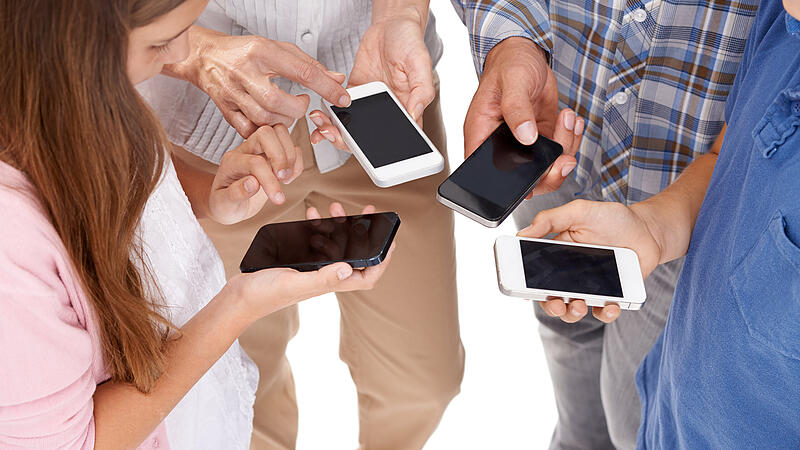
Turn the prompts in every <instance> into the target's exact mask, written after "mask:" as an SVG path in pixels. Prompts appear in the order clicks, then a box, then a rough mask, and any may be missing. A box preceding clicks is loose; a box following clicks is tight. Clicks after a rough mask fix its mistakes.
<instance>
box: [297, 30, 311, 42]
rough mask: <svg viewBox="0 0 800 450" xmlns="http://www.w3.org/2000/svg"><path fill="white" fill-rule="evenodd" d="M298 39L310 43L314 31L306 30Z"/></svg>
mask: <svg viewBox="0 0 800 450" xmlns="http://www.w3.org/2000/svg"><path fill="white" fill-rule="evenodd" d="M300 40H302V41H303V42H305V43H306V44H310V43H312V42H313V41H314V33H312V32H310V31H306V32H305V33H303V35H302V36H300Z"/></svg>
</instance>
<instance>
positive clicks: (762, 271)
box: [730, 211, 800, 360]
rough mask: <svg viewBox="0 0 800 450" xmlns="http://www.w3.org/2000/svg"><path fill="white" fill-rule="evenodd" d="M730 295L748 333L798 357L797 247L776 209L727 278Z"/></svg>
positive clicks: (799, 259)
mask: <svg viewBox="0 0 800 450" xmlns="http://www.w3.org/2000/svg"><path fill="white" fill-rule="evenodd" d="M730 283H731V287H732V291H733V295H734V297H735V299H736V302H737V304H738V306H739V311H740V313H741V314H742V317H743V319H744V322H745V323H746V324H747V330H748V332H749V334H750V336H751V337H752V338H753V339H755V340H756V341H758V342H759V343H761V344H762V345H764V346H766V347H767V348H771V349H772V350H774V351H776V352H778V353H780V354H782V355H784V356H787V357H789V358H794V359H798V360H800V248H798V246H797V245H795V243H794V242H792V240H791V239H790V238H789V236H788V235H787V233H786V219H785V217H784V216H783V214H782V213H781V212H780V211H777V212H776V213H775V215H774V216H773V217H772V219H771V220H770V222H769V225H768V226H767V228H766V230H764V232H763V233H762V234H761V237H760V238H759V239H758V242H757V243H756V244H755V246H753V248H752V249H750V251H749V252H748V253H747V255H746V256H745V257H744V259H743V260H742V262H741V263H740V264H739V265H738V266H737V267H736V268H735V269H734V270H733V273H732V274H731V277H730Z"/></svg>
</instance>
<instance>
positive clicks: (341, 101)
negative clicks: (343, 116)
mask: <svg viewBox="0 0 800 450" xmlns="http://www.w3.org/2000/svg"><path fill="white" fill-rule="evenodd" d="M339 106H344V107H348V106H350V96H349V95H343V96H342V97H341V98H340V99H339Z"/></svg>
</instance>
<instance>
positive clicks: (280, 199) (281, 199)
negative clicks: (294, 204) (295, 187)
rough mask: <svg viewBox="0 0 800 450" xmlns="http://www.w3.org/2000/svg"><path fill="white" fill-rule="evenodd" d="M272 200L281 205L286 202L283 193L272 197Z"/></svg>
mask: <svg viewBox="0 0 800 450" xmlns="http://www.w3.org/2000/svg"><path fill="white" fill-rule="evenodd" d="M272 200H273V201H274V202H275V203H283V202H284V201H286V196H285V195H283V192H278V193H277V194H275V195H273V196H272Z"/></svg>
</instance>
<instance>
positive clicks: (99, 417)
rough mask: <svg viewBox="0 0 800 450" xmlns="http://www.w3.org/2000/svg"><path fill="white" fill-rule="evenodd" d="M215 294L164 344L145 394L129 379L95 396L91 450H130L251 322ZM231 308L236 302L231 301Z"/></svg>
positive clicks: (111, 384)
mask: <svg viewBox="0 0 800 450" xmlns="http://www.w3.org/2000/svg"><path fill="white" fill-rule="evenodd" d="M232 300H233V299H232V298H230V297H224V296H222V294H221V295H218V296H217V297H215V298H214V299H212V300H211V302H210V303H209V304H208V305H207V306H206V307H205V308H203V309H202V310H200V312H199V313H197V315H196V316H195V317H193V318H192V319H191V320H190V321H189V322H188V323H187V324H186V325H185V326H184V327H183V328H181V330H180V332H181V335H180V337H179V338H177V339H175V340H172V341H169V342H168V343H167V344H166V345H167V358H168V362H167V367H166V370H165V372H164V373H163V374H162V375H161V377H160V378H159V379H158V381H157V382H156V384H155V386H154V388H153V390H152V391H151V392H150V393H148V394H143V393H141V392H139V391H138V390H137V389H136V388H135V387H133V386H132V385H131V384H128V383H120V382H107V383H105V384H102V385H100V386H98V388H97V391H96V392H95V394H94V420H95V448H97V449H106V448H108V449H117V448H134V447H136V446H138V445H139V444H140V443H141V442H142V441H144V439H146V438H147V436H149V435H150V434H151V433H152V432H153V430H155V428H156V427H157V426H158V425H159V424H160V423H161V422H162V421H163V420H164V419H165V418H166V416H167V415H168V414H169V412H170V411H172V409H173V408H174V407H175V406H176V405H177V404H178V402H179V401H180V400H181V399H182V398H183V396H184V395H186V393H187V392H188V391H189V390H190V389H191V388H192V386H194V384H195V383H196V382H197V381H198V380H199V379H200V377H202V376H203V374H204V373H205V372H206V371H207V370H208V369H209V368H210V367H211V366H212V365H213V364H214V363H215V362H216V361H217V360H218V359H219V358H220V357H221V356H222V355H223V354H224V353H225V352H226V351H227V349H228V348H229V347H230V346H231V344H232V343H233V342H234V340H235V339H236V338H237V337H238V336H239V334H241V333H242V332H243V331H244V330H245V329H246V328H247V326H248V324H249V321H247V320H243V319H242V317H246V316H245V315H243V314H240V313H239V312H238V311H237V310H236V308H232V307H231V306H232V305H230V304H228V305H226V304H225V303H226V302H230V301H232ZM234 306H235V305H234Z"/></svg>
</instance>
